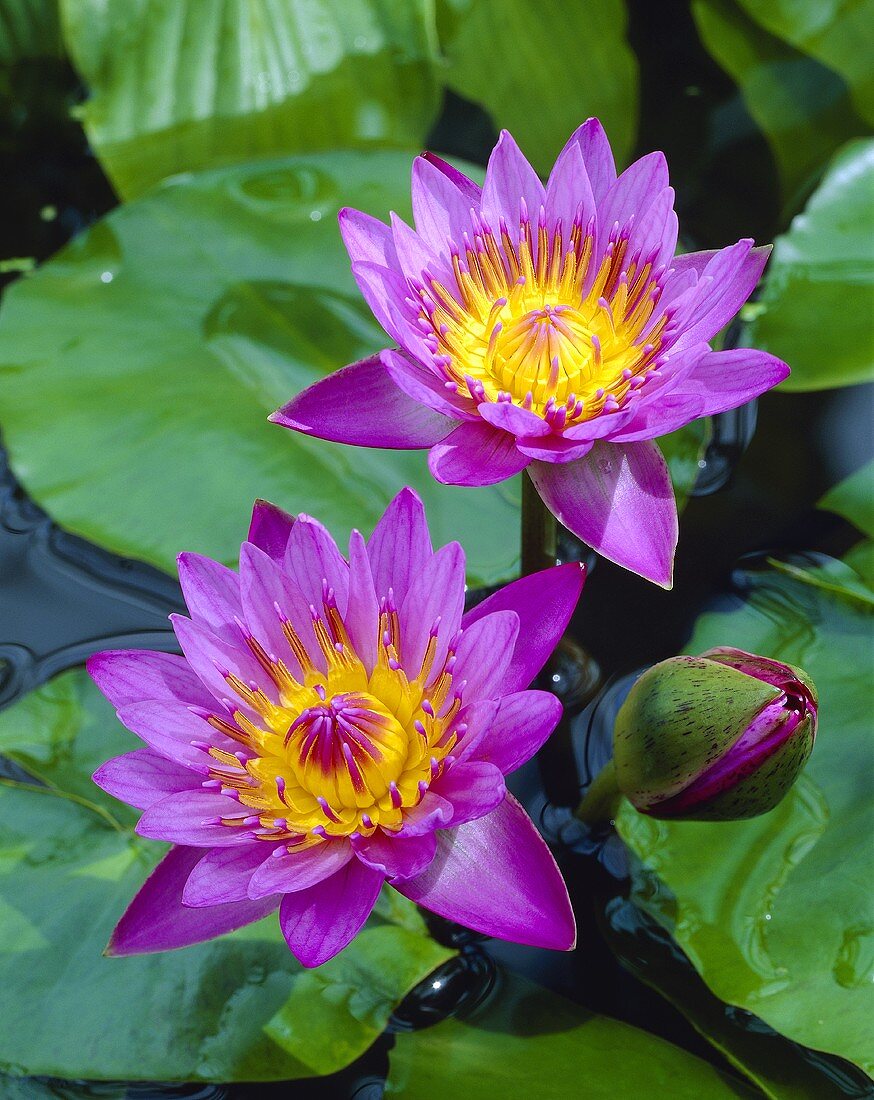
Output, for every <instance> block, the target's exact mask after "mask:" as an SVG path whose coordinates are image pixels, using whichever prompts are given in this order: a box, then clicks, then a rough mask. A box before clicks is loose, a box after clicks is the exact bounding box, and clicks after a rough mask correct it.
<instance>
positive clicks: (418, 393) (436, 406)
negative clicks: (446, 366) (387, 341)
mask: <svg viewBox="0 0 874 1100" xmlns="http://www.w3.org/2000/svg"><path fill="white" fill-rule="evenodd" d="M380 359H381V360H382V362H383V365H384V366H385V369H386V371H387V372H388V374H389V377H390V378H391V379H392V381H393V382H394V384H395V385H396V386H397V387H398V388H399V389H400V390H402V391H403V392H404V393H405V394H406V395H407V397H409V398H411V399H412V400H413V401H418V402H419V403H420V404H422V405H424V406H425V407H426V408H429V409H431V410H432V412H437V413H440V414H441V415H442V416H446V417H449V418H450V419H449V421H448V422H447V425H446V432H445V433H444V434H448V433H449V432H450V431H451V430H452V428H453V427H454V425H453V423H452V420H453V419H462V420H464V419H467V420H475V419H477V413H476V411H475V406H474V403H473V401H472V400H471V399H470V398H463V397H461V396H460V395H459V394H458V393H456V392H455V391H454V390H448V389H447V388H446V386H445V385H444V383H443V382H442V381H441V380H440V379H439V378H438V377H437V375H436V374H433V373H432V372H431V371H430V370H429V369H428V368H427V367H425V366H423V365H422V364H421V363H420V362H418V361H417V360H416V359H415V357H413V356H411V355H408V354H407V353H406V352H403V351H395V350H394V349H392V348H387V349H386V350H385V351H383V352H381V353H380Z"/></svg>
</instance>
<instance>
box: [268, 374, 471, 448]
mask: <svg viewBox="0 0 874 1100" xmlns="http://www.w3.org/2000/svg"><path fill="white" fill-rule="evenodd" d="M269 419H270V420H271V421H272V422H273V423H274V424H281V425H282V426H283V427H284V428H292V429H293V430H294V431H297V432H303V433H304V435H315V436H318V438H319V439H329V440H332V441H333V442H335V443H349V444H352V445H353V446H357V447H386V448H389V449H395V450H396V449H406V448H418V447H430V446H432V444H434V443H437V442H438V441H439V440H441V439H442V438H443V437H444V436H445V435H447V434H448V433H449V432H450V431H451V430H452V421H451V420H447V419H446V417H445V416H444V415H441V414H440V413H437V412H434V411H433V410H432V409H430V408H426V407H425V406H424V405H422V404H420V403H419V402H417V401H415V400H413V399H412V398H410V397H409V396H408V395H407V394H406V393H404V391H403V390H401V389H399V388H398V386H397V384H396V383H395V382H394V381H393V379H392V377H391V375H390V374H389V373H388V371H387V370H386V369H385V366H384V365H383V363H382V361H381V360H380V358H379V356H378V355H374V356H372V357H371V358H370V359H363V360H362V361H361V362H360V363H353V364H352V365H351V366H348V367H343V369H342V370H338V371H336V372H335V373H334V374H329V375H328V376H327V378H322V379H320V380H319V381H318V382H315V383H313V385H312V386H309V387H308V388H307V389H305V390H303V392H302V393H299V394H298V395H297V396H296V397H293V398H292V399H291V401H289V402H288V404H287V405H283V407H282V408H281V409H278V410H277V411H276V412H275V413H273V414H272V415H271V416H270V418H269Z"/></svg>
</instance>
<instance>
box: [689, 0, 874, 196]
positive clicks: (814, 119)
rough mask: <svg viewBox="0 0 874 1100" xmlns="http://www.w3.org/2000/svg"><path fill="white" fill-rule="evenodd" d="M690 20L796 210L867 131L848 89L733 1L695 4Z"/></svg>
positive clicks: (700, 0)
mask: <svg viewBox="0 0 874 1100" xmlns="http://www.w3.org/2000/svg"><path fill="white" fill-rule="evenodd" d="M766 2H767V3H770V2H771V0H766ZM815 2H818V0H815ZM757 6H758V7H760V8H763V7H764V6H765V5H764V3H763V4H759V5H757ZM793 6H795V7H797V4H794V5H793ZM820 6H821V5H820ZM692 14H693V15H694V17H695V22H696V24H697V27H698V33H699V34H700V35H701V40H702V42H703V43H704V45H705V47H706V48H707V50H708V51H709V52H710V54H711V55H712V56H713V58H714V60H715V61H716V62H717V63H718V64H719V65H720V66H721V67H722V68H723V69H725V71H726V72H727V73H728V74H729V76H731V78H732V79H733V80H734V81H735V83H736V84H737V86H738V88H739V89H740V91H741V94H742V95H743V98H744V102H745V103H746V106H747V109H748V110H749V112H750V114H751V115H752V117H753V119H754V120H755V122H756V123H757V124H758V125H759V126H760V127H761V129H762V132H763V133H764V135H765V137H766V138H767V139H768V142H769V144H770V146H771V148H772V150H773V153H774V158H775V160H776V162H777V167H778V169H779V172H780V179H781V182H782V188H783V194H784V196H785V198H786V200H787V206H788V207H789V209H790V211H791V210H793V209H797V207H798V204H799V200H800V199H802V198H803V197H804V196H805V195H806V194H807V192H808V191H809V190H810V188H811V187H812V185H813V184H814V183H815V182H816V179H817V177H818V176H819V173H820V172H821V170H822V166H823V165H824V164H825V163H826V161H827V160H828V159H829V158H830V157H831V156H832V154H833V153H834V152H835V151H836V150H837V149H838V148H840V146H841V145H842V144H843V143H844V142H845V141H848V140H849V139H850V138H853V137H858V136H859V135H860V134H864V133H867V131H868V127H867V126H866V124H865V123H864V122H863V121H862V120H861V119H860V118H859V117H858V115H857V114H856V112H855V109H854V106H853V103H852V100H851V98H850V92H849V89H848V88H847V85H846V84H845V83H844V81H843V80H841V78H840V77H839V76H838V75H837V73H835V72H834V71H833V70H832V69H830V68H827V67H826V66H825V65H822V64H821V63H820V62H819V61H817V60H815V59H814V58H813V57H809V56H807V55H806V54H804V53H802V52H801V51H800V50H798V49H796V48H795V47H794V46H793V45H791V44H790V43H789V42H787V41H784V40H782V39H781V38H778V37H776V36H774V35H772V34H770V33H769V32H768V31H767V30H765V29H764V28H763V27H762V26H760V25H759V24H758V23H756V22H754V20H753V19H751V18H750V17H749V16H748V15H747V13H746V12H745V11H744V10H743V9H742V8H741V7H740V6H739V5H738V4H737V3H736V2H735V0H692Z"/></svg>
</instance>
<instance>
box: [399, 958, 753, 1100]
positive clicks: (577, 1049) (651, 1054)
mask: <svg viewBox="0 0 874 1100" xmlns="http://www.w3.org/2000/svg"><path fill="white" fill-rule="evenodd" d="M462 1081H463V1082H464V1092H465V1096H467V1097H470V1100H506V1097H509V1096H537V1097H540V1098H542V1100H567V1098H568V1097H571V1096H580V1097H583V1096H584V1097H585V1098H586V1100H617V1098H618V1097H626V1096H628V1097H630V1096H634V1097H638V1098H639V1100H664V1098H665V1097H670V1098H671V1100H701V1098H702V1097H707V1100H721V1098H722V1097H731V1096H734V1097H737V1096H756V1095H758V1094H757V1093H756V1092H754V1091H753V1090H752V1089H750V1088H748V1087H747V1086H746V1085H745V1084H744V1082H742V1081H739V1080H738V1081H735V1080H734V1079H732V1078H729V1077H728V1076H727V1075H724V1074H721V1073H720V1072H719V1071H718V1070H716V1069H714V1067H713V1066H710V1065H708V1064H707V1063H706V1062H703V1061H701V1059H700V1058H696V1057H695V1056H694V1055H692V1054H688V1053H686V1051H684V1050H680V1049H679V1048H678V1047H675V1046H673V1045H672V1044H671V1043H666V1042H665V1041H664V1040H663V1039H658V1038H656V1036H654V1035H649V1034H648V1033H647V1032H645V1031H638V1029H637V1028H634V1027H631V1026H629V1025H628V1024H623V1023H620V1022H619V1021H618V1020H611V1019H610V1018H609V1017H607V1016H598V1015H596V1014H595V1013H594V1012H589V1011H587V1010H586V1009H584V1008H581V1007H580V1006H579V1005H575V1004H573V1003H572V1002H570V1001H567V1000H565V998H564V997H560V996H558V995H557V994H555V993H549V992H547V990H545V989H542V988H541V987H540V986H537V985H535V984H534V983H533V982H529V981H527V980H526V979H524V978H520V977H518V976H516V975H513V974H504V975H501V981H500V983H499V985H498V988H497V990H496V991H495V992H494V993H493V994H492V996H491V997H490V999H489V1000H488V1001H487V1002H486V1004H485V1005H483V1006H482V1007H481V1008H479V1009H477V1010H476V1011H475V1012H474V1013H473V1014H472V1015H470V1016H468V1017H466V1018H465V1019H463V1020H445V1021H444V1022H443V1023H440V1024H437V1026H436V1027H430V1028H427V1029H426V1030H424V1031H419V1032H414V1033H412V1034H409V1035H403V1034H401V1035H398V1036H397V1039H396V1046H395V1048H394V1049H393V1050H392V1052H391V1055H390V1070H389V1079H388V1085H387V1088H386V1095H387V1096H399V1097H409V1098H410V1100H446V1097H447V1096H452V1095H453V1094H454V1092H455V1091H456V1090H457V1088H458V1084H459V1082H462Z"/></svg>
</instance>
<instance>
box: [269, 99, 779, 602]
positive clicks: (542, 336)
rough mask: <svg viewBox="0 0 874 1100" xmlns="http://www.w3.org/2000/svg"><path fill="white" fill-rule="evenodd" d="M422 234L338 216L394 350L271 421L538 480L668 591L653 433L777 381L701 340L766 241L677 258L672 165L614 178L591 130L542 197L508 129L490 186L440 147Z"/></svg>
mask: <svg viewBox="0 0 874 1100" xmlns="http://www.w3.org/2000/svg"><path fill="white" fill-rule="evenodd" d="M412 197H413V213H414V216H415V225H416V229H415V231H414V230H413V229H411V228H410V226H408V225H407V224H406V223H405V222H404V221H402V220H401V219H400V218H398V217H396V216H395V215H394V214H393V215H392V217H391V226H390V227H389V226H386V225H384V224H383V223H382V222H380V221H377V220H376V219H374V218H372V217H369V216H368V215H367V214H363V213H361V212H359V211H356V210H349V209H346V210H341V211H340V226H341V231H342V234H343V239H344V241H345V243H346V247H347V249H348V251H349V255H350V257H351V259H352V270H353V272H354V274H355V278H356V279H357V281H358V285H359V287H360V288H361V292H362V294H363V295H364V297H365V298H366V299H367V302H368V304H369V305H370V308H371V309H372V310H373V313H374V315H375V316H376V318H377V320H378V321H379V322H380V324H381V325H382V327H383V328H384V329H385V331H386V332H387V333H388V334H389V336H390V337H391V338H392V340H394V341H395V342H396V344H397V348H396V349H389V350H386V351H383V352H381V353H380V354H379V355H377V356H374V357H373V358H371V359H366V360H364V361H363V362H360V363H355V364H353V365H352V366H349V367H346V368H344V369H343V370H341V371H339V372H337V373H336V374H334V375H331V376H330V377H328V378H326V379H324V380H322V381H320V382H317V383H316V384H315V385H313V386H311V387H310V388H309V389H307V390H305V391H304V392H303V393H301V394H300V395H299V396H297V397H296V398H294V399H293V400H292V401H291V402H290V403H289V404H288V405H286V406H285V407H284V408H282V409H280V410H279V411H278V412H276V413H274V414H273V416H272V417H271V419H272V420H274V421H275V422H276V423H279V424H283V425H285V426H286V427H289V428H293V429H295V430H297V431H300V432H305V433H307V434H310V435H316V436H320V437H321V438H323V439H330V440H336V441H338V442H341V443H351V444H356V445H359V446H370V447H395V448H407V447H418V448H425V447H429V448H430V449H431V453H430V467H431V472H432V474H433V475H434V477H435V478H436V479H437V480H438V481H442V482H446V483H448V484H452V485H490V484H493V483H495V482H498V481H502V480H503V479H504V478H507V477H510V476H512V475H513V474H516V473H518V472H519V471H520V470H524V469H527V470H528V472H529V474H530V476H531V479H532V481H533V482H534V484H535V485H536V487H537V489H538V491H539V493H540V495H541V497H542V498H543V500H544V502H545V503H546V505H547V506H548V507H549V509H550V510H551V511H552V512H553V513H554V514H555V515H556V516H557V518H558V519H559V520H560V521H561V523H563V524H564V525H565V526H566V527H568V528H569V529H570V530H571V531H573V532H574V533H575V534H576V535H578V536H579V537H580V538H581V539H583V540H584V541H585V542H587V543H588V544H589V545H590V546H592V547H594V548H595V549H596V550H597V551H598V552H599V553H601V554H602V555H603V556H604V557H606V558H610V559H611V560H613V561H615V562H618V563H619V564H620V565H623V566H625V567H626V568H628V569H631V570H633V571H634V572H636V573H639V574H641V575H642V576H644V577H647V578H649V579H650V580H653V581H655V582H656V583H657V584H660V585H662V586H663V587H666V588H669V587H670V586H671V582H672V570H673V557H674V549H675V546H676V541H677V511H676V505H675V502H674V495H673V490H672V487H671V481H670V476H669V474H668V470H667V466H666V464H665V462H664V459H663V458H662V455H661V452H660V451H659V448H658V446H657V444H656V443H655V442H654V440H655V438H656V437H657V436H660V435H664V434H666V433H667V432H671V431H673V430H674V429H676V428H680V427H682V426H683V425H684V424H688V423H689V422H690V421H691V420H694V419H696V418H697V417H701V416H706V415H709V414H714V413H719V412H723V411H725V410H726V409H732V408H735V407H736V406H738V405H742V404H744V403H745V402H747V401H749V400H751V399H752V398H754V397H757V396H758V395H759V394H761V393H763V392H764V391H765V390H767V389H769V388H770V387H771V386H774V385H776V384H777V383H778V382H780V381H782V380H783V379H784V378H785V377H786V376H787V374H788V373H789V368H788V367H787V366H786V364H785V363H782V362H781V361H780V360H778V359H775V358H774V357H773V356H771V355H767V354H765V353H764V352H760V351H753V350H750V349H748V348H740V349H737V350H734V351H724V352H714V351H712V350H711V348H710V345H709V342H708V341H710V340H711V339H712V338H713V337H714V336H715V335H716V333H718V332H719V330H720V329H721V328H722V327H723V326H724V325H725V324H726V323H727V322H728V321H729V320H731V318H732V317H733V316H734V315H735V314H736V313H737V311H738V310H739V309H740V307H741V305H742V304H743V303H744V302H745V301H746V299H747V298H748V296H749V294H750V293H751V291H752V290H753V288H754V287H755V285H756V283H757V281H758V279H759V276H760V275H761V273H762V269H763V267H764V264H765V261H766V259H767V256H768V252H769V250H770V249H769V248H753V247H752V246H753V242H752V241H751V240H741V241H738V243H737V244H734V245H732V246H731V247H729V248H724V249H721V250H719V251H715V252H696V253H692V254H690V255H685V256H675V255H674V252H675V250H676V246H677V216H676V214H675V213H674V209H673V206H674V192H673V189H672V188H671V187H669V186H668V168H667V164H666V162H665V158H664V155H663V154H662V153H650V154H649V155H647V156H645V157H642V158H641V159H640V160H638V161H636V162H635V163H634V164H632V165H631V167H630V168H628V169H626V171H625V172H623V173H622V174H621V175H620V176H618V177H617V175H616V169H615V167H614V163H613V154H612V152H611V149H610V145H609V142H608V141H607V138H606V136H605V134H604V131H603V129H602V127H601V124H600V123H599V122H598V121H597V119H589V120H588V122H586V123H584V125H582V126H581V127H580V128H579V129H578V130H577V131H576V132H575V133H574V134H573V136H572V137H571V139H570V141H569V142H568V143H567V145H566V146H565V148H564V149H563V150H562V152H561V154H560V155H559V158H558V160H557V161H556V163H555V167H554V168H553V170H552V173H551V175H550V177H549V181H548V183H547V184H546V186H544V185H543V184H542V183H541V182H540V180H539V179H538V178H537V175H536V173H535V172H534V169H533V168H532V167H531V165H530V164H529V163H528V161H527V160H526V159H525V158H524V156H523V155H522V153H521V152H520V151H519V149H518V147H517V145H516V143H515V142H514V140H513V138H512V137H511V136H510V134H508V133H507V132H506V131H504V132H503V133H502V134H501V138H500V141H499V142H498V144H497V146H496V147H495V149H494V151H493V153H492V155H491V158H490V160H489V165H488V169H487V171H486V178H485V184H484V186H483V188H482V190H480V188H479V187H478V186H477V185H476V184H475V183H473V182H472V181H471V180H469V179H468V178H467V177H466V176H464V175H462V174H461V173H460V172H458V171H456V169H454V168H452V167H451V166H450V165H448V164H446V163H444V162H443V161H442V160H440V159H439V158H438V157H435V156H433V155H431V154H429V153H426V154H424V155H423V156H422V157H419V158H417V160H416V161H415V163H414V165H413V181H412Z"/></svg>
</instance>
